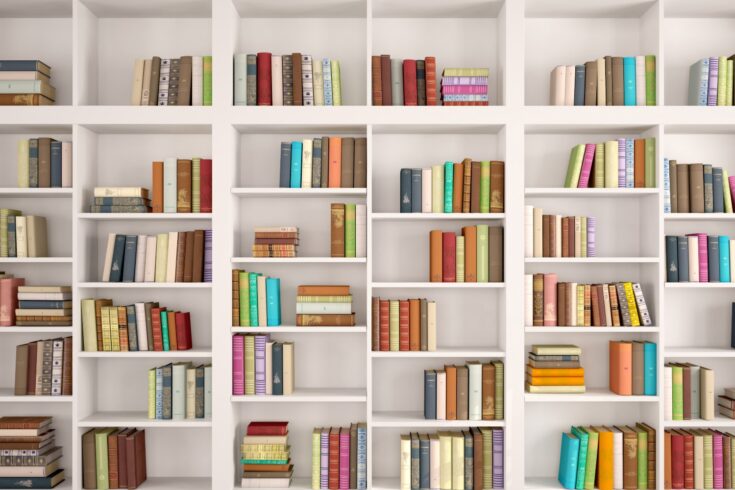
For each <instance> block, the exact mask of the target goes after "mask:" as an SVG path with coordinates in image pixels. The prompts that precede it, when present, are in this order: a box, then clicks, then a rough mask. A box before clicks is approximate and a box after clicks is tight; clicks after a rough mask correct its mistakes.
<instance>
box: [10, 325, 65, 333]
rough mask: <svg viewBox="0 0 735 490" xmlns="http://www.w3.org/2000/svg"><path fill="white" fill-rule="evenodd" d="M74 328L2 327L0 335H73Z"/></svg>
mask: <svg viewBox="0 0 735 490" xmlns="http://www.w3.org/2000/svg"><path fill="white" fill-rule="evenodd" d="M73 331H74V327H72V326H67V327H48V326H29V327H16V326H12V327H0V333H24V334H37V333H72V332H73Z"/></svg>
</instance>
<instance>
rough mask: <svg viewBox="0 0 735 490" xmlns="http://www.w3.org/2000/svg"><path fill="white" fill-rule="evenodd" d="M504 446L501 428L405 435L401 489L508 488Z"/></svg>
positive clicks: (402, 441) (401, 451) (402, 450)
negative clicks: (506, 484)
mask: <svg viewBox="0 0 735 490" xmlns="http://www.w3.org/2000/svg"><path fill="white" fill-rule="evenodd" d="M504 446H505V434H504V432H503V429H502V428H500V427H492V428H491V427H487V428H486V427H470V428H467V429H465V430H461V431H459V430H458V431H440V432H436V433H433V434H424V433H421V434H419V433H417V432H411V433H409V434H401V450H400V455H401V479H400V488H401V490H411V489H415V488H442V489H446V490H464V489H473V488H474V489H478V490H479V489H487V488H504V487H505V467H504V450H505V448H504Z"/></svg>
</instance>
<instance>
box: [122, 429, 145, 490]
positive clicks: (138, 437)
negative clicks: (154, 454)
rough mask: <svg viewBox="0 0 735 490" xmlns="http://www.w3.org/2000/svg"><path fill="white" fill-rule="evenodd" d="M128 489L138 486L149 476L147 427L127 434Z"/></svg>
mask: <svg viewBox="0 0 735 490" xmlns="http://www.w3.org/2000/svg"><path fill="white" fill-rule="evenodd" d="M126 439H127V441H126V444H125V449H126V451H127V453H128V457H127V463H128V468H127V470H128V489H129V490H132V489H134V488H138V487H139V486H140V485H141V484H142V483H143V482H144V481H145V480H146V478H148V475H147V469H146V456H145V429H136V430H135V431H134V432H133V433H132V434H129V435H128V436H127V438H126Z"/></svg>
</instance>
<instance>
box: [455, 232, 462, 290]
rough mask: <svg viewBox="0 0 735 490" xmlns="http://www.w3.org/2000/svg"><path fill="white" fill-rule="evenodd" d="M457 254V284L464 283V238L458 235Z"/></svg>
mask: <svg viewBox="0 0 735 490" xmlns="http://www.w3.org/2000/svg"><path fill="white" fill-rule="evenodd" d="M455 254H456V256H457V258H456V261H455V279H456V281H457V282H464V237H463V236H461V235H457V245H456V246H455Z"/></svg>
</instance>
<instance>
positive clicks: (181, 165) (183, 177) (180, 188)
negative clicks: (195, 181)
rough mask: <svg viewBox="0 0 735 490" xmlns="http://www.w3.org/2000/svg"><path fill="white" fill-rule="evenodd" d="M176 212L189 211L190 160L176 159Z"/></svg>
mask: <svg viewBox="0 0 735 490" xmlns="http://www.w3.org/2000/svg"><path fill="white" fill-rule="evenodd" d="M176 212H177V213H191V160H176Z"/></svg>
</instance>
